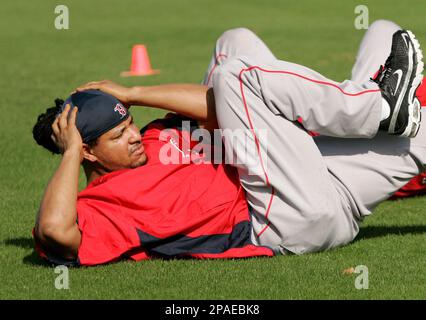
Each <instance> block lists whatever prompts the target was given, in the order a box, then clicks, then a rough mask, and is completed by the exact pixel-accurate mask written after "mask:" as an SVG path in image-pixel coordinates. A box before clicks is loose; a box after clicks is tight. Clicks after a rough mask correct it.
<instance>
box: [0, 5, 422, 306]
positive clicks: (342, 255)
mask: <svg viewBox="0 0 426 320" xmlns="http://www.w3.org/2000/svg"><path fill="white" fill-rule="evenodd" d="M57 4H64V5H67V6H68V8H69V13H70V29H69V30H56V29H55V27H54V20H55V17H56V15H55V13H54V9H55V6H56V5H57ZM359 4H364V5H367V6H368V9H369V19H370V22H372V21H373V20H376V19H381V18H385V19H391V20H394V21H396V22H397V23H399V24H400V25H402V26H404V27H406V28H410V29H412V30H413V31H414V32H415V33H416V35H417V37H418V38H419V40H420V42H421V43H422V44H424V45H426V28H425V18H424V15H423V14H422V13H424V12H425V11H426V2H424V0H418V1H385V0H380V1H368V0H367V1H364V2H362V3H360V2H359V1H339V0H333V1H313V0H312V1H278V0H275V1H259V0H257V1H256V0H244V1H243V0H241V1H225V0H214V1H213V0H208V1H201V0H198V1H197V0H180V1H177V0H176V1H173V0H167V1H166V0H144V1H129V0H125V1H112V0H108V1H106V0H103V1H100V0H96V1H85V2H83V1H68V0H63V1H60V2H58V1H23V0H13V1H10V0H2V1H1V4H0V16H1V19H0V43H1V45H0V66H1V68H0V70H1V71H0V73H1V77H0V90H1V95H0V97H1V103H0V110H1V120H2V125H1V126H0V137H1V140H0V151H1V160H0V219H1V220H0V222H1V223H0V257H1V260H0V262H1V264H0V276H1V287H0V288H1V289H0V298H1V299H425V298H426V272H425V265H426V245H425V243H426V210H425V207H426V198H417V199H408V200H403V201H398V202H386V203H384V204H382V205H381V206H380V207H379V208H378V209H377V210H376V212H375V213H374V215H373V216H371V217H370V218H368V219H366V221H365V224H364V225H363V228H362V229H361V232H360V235H359V236H358V238H357V240H356V241H355V242H354V243H353V244H351V245H348V246H346V247H343V248H340V249H336V250H333V251H329V252H324V253H319V254H310V255H305V256H288V257H283V256H282V257H274V258H256V259H245V260H228V261H196V260H170V261H162V260H153V261H146V262H140V263H134V262H121V263H116V264H113V265H107V266H99V267H93V268H74V269H71V270H70V274H69V275H70V283H69V285H70V288H69V290H58V289H56V288H55V286H54V283H55V278H56V277H57V276H58V274H56V273H55V272H54V268H52V267H50V266H48V265H46V264H43V263H42V261H41V260H40V259H39V258H38V256H37V255H36V254H35V253H34V252H33V241H32V237H31V229H32V227H33V225H34V219H35V215H36V212H37V209H38V205H39V202H40V199H41V197H42V193H43V190H44V188H45V186H46V184H47V181H48V179H49V178H50V176H51V175H52V173H53V170H54V169H55V168H56V166H57V164H58V160H59V157H55V156H53V155H51V154H49V153H48V152H46V151H44V150H42V148H40V147H38V146H37V145H36V144H35V142H34V141H33V139H32V134H31V130H32V126H33V124H34V123H35V120H36V116H37V115H38V114H39V113H41V112H42V111H44V110H45V109H46V108H47V107H49V106H51V105H52V103H53V100H54V98H56V97H63V98H65V97H66V96H68V94H69V93H70V92H71V91H72V90H73V89H74V88H75V87H76V86H78V85H80V84H82V83H84V82H87V81H92V80H100V79H104V78H107V79H111V80H113V81H117V82H119V83H122V84H124V85H136V84H140V85H144V84H145V85H151V84H159V83H167V82H196V83H198V82H200V81H201V79H202V77H203V75H204V72H205V69H206V67H207V64H208V62H209V59H210V54H211V50H212V48H213V44H214V41H215V39H216V38H217V37H218V36H219V35H220V34H221V33H222V32H223V31H225V30H226V29H229V28H233V27H239V26H245V27H248V28H251V29H252V30H254V31H255V32H256V33H257V34H258V35H259V36H260V37H262V38H263V39H264V41H265V42H266V43H267V44H268V45H269V46H270V47H271V49H272V51H273V52H274V53H275V54H276V55H277V56H278V57H280V58H282V59H286V60H289V61H292V62H297V63H300V64H304V65H306V66H309V67H311V68H313V69H315V70H317V71H319V72H321V73H323V74H325V75H326V76H328V77H330V78H333V79H336V80H343V79H345V78H347V77H349V75H350V70H351V66H352V64H353V62H354V59H355V54H356V51H357V47H358V44H359V41H360V40H361V38H362V35H363V33H364V31H363V30H357V29H355V27H354V20H355V18H356V14H355V13H354V8H355V7H356V6H357V5H359ZM136 43H144V44H146V45H147V46H148V50H149V54H150V57H151V63H152V65H153V67H154V68H156V69H161V73H160V74H159V75H155V76H151V77H146V78H140V77H139V78H120V76H119V74H120V72H121V71H124V70H128V68H129V64H130V54H131V48H132V45H133V44H136ZM133 113H134V115H135V118H136V122H137V124H139V125H143V124H144V123H146V122H147V121H149V120H151V119H154V118H155V117H158V116H160V115H162V114H163V113H162V112H160V111H157V110H150V109H145V108H139V109H137V108H134V109H133ZM80 182H81V183H80V187H81V188H83V187H84V178H83V176H81V179H80ZM358 265H365V266H367V267H368V270H369V289H368V290H358V289H356V288H355V285H354V283H355V278H356V276H357V275H356V274H350V275H345V274H343V270H344V269H347V268H350V267H355V266H358Z"/></svg>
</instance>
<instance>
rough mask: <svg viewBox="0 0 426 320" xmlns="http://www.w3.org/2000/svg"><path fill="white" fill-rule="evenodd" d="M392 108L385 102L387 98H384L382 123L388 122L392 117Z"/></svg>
mask: <svg viewBox="0 0 426 320" xmlns="http://www.w3.org/2000/svg"><path fill="white" fill-rule="evenodd" d="M390 111H391V110H390V106H389V103H388V102H387V101H386V100H385V98H382V117H381V119H380V121H383V120H386V119H387V118H389V116H390Z"/></svg>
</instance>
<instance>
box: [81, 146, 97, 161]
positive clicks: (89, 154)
mask: <svg viewBox="0 0 426 320" xmlns="http://www.w3.org/2000/svg"><path fill="white" fill-rule="evenodd" d="M83 159H85V160H87V161H89V162H96V161H97V160H98V157H96V156H95V155H94V154H93V150H92V148H91V147H90V146H89V145H88V144H86V143H83Z"/></svg>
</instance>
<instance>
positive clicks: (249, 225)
mask: <svg viewBox="0 0 426 320" xmlns="http://www.w3.org/2000/svg"><path fill="white" fill-rule="evenodd" d="M398 29H399V28H397V26H395V25H393V24H391V23H389V22H379V23H376V24H374V25H372V26H371V27H370V29H369V31H368V32H367V35H366V37H371V36H373V35H374V36H375V37H376V40H375V41H372V42H371V43H370V42H369V41H364V42H363V43H364V45H362V46H361V49H362V50H361V49H360V52H361V53H362V54H359V55H358V59H361V61H364V62H365V63H367V62H368V61H370V60H371V61H373V62H374V59H366V60H363V57H364V58H366V57H367V58H370V56H371V55H372V54H373V53H377V52H376V51H380V50H383V52H381V54H379V55H378V56H379V58H380V59H381V60H379V61H381V63H384V60H385V59H386V56H387V54H389V52H388V51H387V49H386V47H387V45H388V46H389V48H388V49H389V51H390V53H391V54H390V56H389V58H388V59H387V60H386V63H385V66H384V67H382V68H380V72H379V73H378V74H377V75H376V76H375V77H374V79H373V80H372V81H371V80H369V79H368V77H367V76H366V75H367V74H369V75H371V74H373V73H374V71H375V70H377V66H376V69H374V67H373V65H372V64H371V61H370V62H369V63H370V64H371V65H369V66H368V68H364V67H365V66H364V65H362V66H363V68H358V69H357V70H358V71H357V72H355V73H354V74H353V78H354V80H348V81H345V82H342V83H337V82H333V81H331V80H329V79H326V78H325V77H323V76H321V75H320V74H318V73H316V72H314V71H312V70H310V69H308V68H306V67H303V66H300V65H296V64H292V63H288V62H285V61H280V60H278V59H276V58H275V57H274V55H273V54H272V53H271V52H270V51H269V49H268V48H267V47H266V45H265V44H264V43H263V42H262V41H261V40H260V39H259V38H257V37H256V36H255V35H254V34H253V33H252V32H250V31H249V30H247V29H236V30H231V31H228V32H226V33H225V34H224V35H222V37H221V38H219V40H218V41H217V43H216V49H215V53H214V56H213V58H212V62H211V64H210V67H209V69H208V72H207V74H206V78H205V81H204V85H191V84H181V85H179V84H175V85H162V86H155V87H133V88H124V87H122V86H119V85H117V84H114V83H111V82H109V81H104V82H92V83H88V84H86V85H83V86H82V87H80V88H78V89H77V92H76V93H74V94H72V95H71V97H69V98H68V99H67V100H66V101H65V102H62V101H60V100H57V101H56V102H57V105H56V107H53V108H50V109H48V110H47V111H46V113H45V114H43V115H41V116H40V117H39V119H38V122H37V124H36V126H35V127H34V131H33V132H34V137H35V139H36V141H37V142H38V143H39V144H41V145H43V146H44V147H46V148H47V149H49V150H50V151H52V152H54V153H62V161H61V163H60V165H59V168H58V169H57V170H56V172H55V174H54V175H53V177H52V179H51V181H50V182H49V184H48V186H47V188H46V192H45V194H44V196H43V199H42V202H41V206H40V210H39V214H38V217H37V220H36V226H35V228H34V237H35V239H36V244H37V249H38V251H39V253H40V254H41V255H42V256H43V257H45V258H47V259H49V260H50V261H52V262H55V263H61V264H62V263H68V264H78V265H95V264H101V263H107V262H112V261H117V260H120V259H124V258H127V259H133V260H142V259H148V258H150V257H155V256H159V257H195V258H231V257H251V256H272V255H274V254H289V253H294V254H303V253H307V252H316V251H321V250H327V249H331V248H335V247H338V246H342V245H344V244H347V243H349V242H350V241H352V240H353V239H354V238H355V236H356V235H357V233H358V231H359V224H360V223H361V221H362V220H363V218H364V217H365V216H367V215H369V214H370V213H371V212H372V210H373V209H374V208H375V207H376V206H377V205H378V204H379V203H380V202H381V201H383V200H385V199H387V198H388V197H390V196H391V195H392V194H393V193H394V192H395V191H397V190H398V189H399V188H401V187H402V186H403V185H404V184H405V183H407V182H408V181H409V180H410V179H411V178H413V177H414V176H416V175H418V174H419V173H420V172H424V171H425V170H426V166H425V164H426V128H425V127H420V118H421V112H420V103H419V100H418V99H417V98H416V96H415V93H416V90H417V88H418V86H419V85H420V82H421V80H422V74H421V73H422V71H423V61H422V54H421V50H420V46H419V44H418V42H417V40H416V39H415V37H414V35H413V34H412V33H411V32H407V31H403V30H400V31H398ZM392 35H393V36H392ZM379 40H380V41H385V42H386V43H385V44H383V43H380V41H379ZM366 43H367V44H368V43H370V44H369V45H366ZM391 43H392V50H391ZM383 48H385V49H383ZM358 62H359V60H358ZM354 69H356V68H355V67H354ZM362 72H364V74H363V75H362V76H361V73H362ZM357 76H359V77H360V79H356V77H357ZM355 79H356V80H355ZM98 90H100V91H98ZM127 105H141V106H149V107H159V108H164V109H167V110H170V111H172V112H174V113H175V114H171V115H169V116H167V117H166V118H164V119H160V120H156V121H153V122H151V123H150V124H148V126H146V127H145V128H143V129H142V130H141V131H139V130H138V128H136V126H135V125H134V124H133V119H132V116H131V115H130V114H129V111H128V109H127V108H126V106H127ZM300 118H302V119H303V122H302V123H303V125H301V124H300V123H299V122H297V120H298V119H300ZM217 127H219V128H220V129H221V131H220V133H221V137H222V138H223V145H224V153H225V158H224V160H225V163H226V164H224V163H223V162H224V161H216V160H217V159H219V160H223V159H222V157H216V155H217V154H219V155H221V151H222V144H221V143H217V144H216V145H214V144H215V143H213V141H215V139H214V138H211V136H210V133H212V132H216V131H215V130H214V129H216V128H217ZM200 128H204V129H207V130H201V129H200ZM167 129H168V130H167ZM200 130H201V131H200ZM308 131H315V132H318V133H319V134H320V135H321V136H319V137H315V138H313V137H311V136H310V135H309V134H308ZM194 137H198V138H199V137H202V142H200V140H198V139H194ZM343 138H358V139H343ZM366 138H368V139H366ZM216 142H217V140H216ZM212 145H214V147H212ZM210 147H212V148H210ZM209 150H210V151H209ZM211 150H213V151H211ZM212 153H213V154H214V155H215V156H213V157H212V156H211V155H212ZM213 158H214V159H213ZM218 162H219V163H218ZM80 164H82V165H83V168H84V170H85V173H86V176H87V182H88V186H87V187H86V189H84V190H83V191H81V192H80V193H78V190H77V188H78V175H79V168H80Z"/></svg>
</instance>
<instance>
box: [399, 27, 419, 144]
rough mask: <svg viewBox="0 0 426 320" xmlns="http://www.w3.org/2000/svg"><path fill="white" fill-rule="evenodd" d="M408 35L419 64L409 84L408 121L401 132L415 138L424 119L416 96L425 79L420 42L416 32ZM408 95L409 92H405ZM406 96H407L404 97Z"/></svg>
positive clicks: (402, 135)
mask: <svg viewBox="0 0 426 320" xmlns="http://www.w3.org/2000/svg"><path fill="white" fill-rule="evenodd" d="M407 33H408V36H409V37H410V40H411V42H412V44H413V47H414V53H415V57H416V60H417V66H416V70H415V77H414V79H413V81H412V83H411V85H410V86H409V92H408V100H409V104H408V123H407V127H406V128H405V130H404V132H403V133H402V134H400V136H401V137H407V138H414V137H415V136H416V135H417V133H418V132H419V129H420V123H421V120H422V113H421V106H420V102H419V100H418V99H417V98H416V91H417V88H418V87H419V86H420V84H421V83H422V80H423V69H424V63H423V53H422V50H421V49H420V43H419V41H418V40H417V39H416V37H415V36H414V34H413V33H412V32H411V31H409V30H407ZM405 95H407V92H405ZM404 98H405V97H404Z"/></svg>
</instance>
